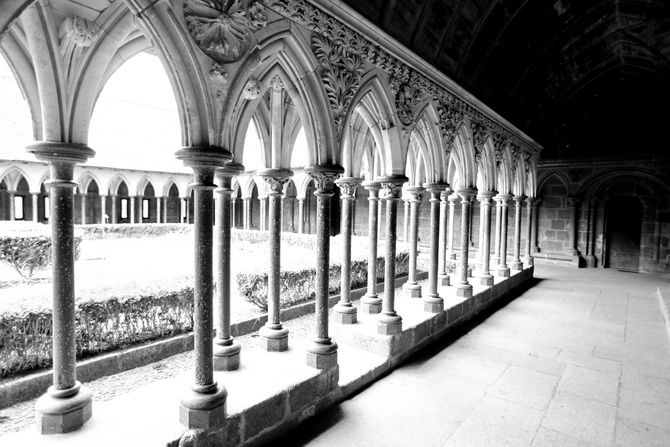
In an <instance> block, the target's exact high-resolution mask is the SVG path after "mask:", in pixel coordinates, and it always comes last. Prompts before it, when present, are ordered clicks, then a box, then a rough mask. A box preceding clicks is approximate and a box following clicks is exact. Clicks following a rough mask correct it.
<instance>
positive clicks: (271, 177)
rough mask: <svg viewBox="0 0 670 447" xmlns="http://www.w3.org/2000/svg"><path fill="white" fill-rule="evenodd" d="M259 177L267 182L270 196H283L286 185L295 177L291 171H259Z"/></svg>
mask: <svg viewBox="0 0 670 447" xmlns="http://www.w3.org/2000/svg"><path fill="white" fill-rule="evenodd" d="M258 175H259V176H261V177H263V180H265V185H266V186H267V190H268V195H282V194H284V185H285V184H286V183H288V181H289V179H290V178H291V177H292V176H293V171H291V170H290V169H262V170H259V171H258Z"/></svg>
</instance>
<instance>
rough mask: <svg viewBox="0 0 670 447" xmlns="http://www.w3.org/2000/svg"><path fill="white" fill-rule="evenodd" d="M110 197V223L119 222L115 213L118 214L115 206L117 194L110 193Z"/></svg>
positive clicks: (117, 201)
mask: <svg viewBox="0 0 670 447" xmlns="http://www.w3.org/2000/svg"><path fill="white" fill-rule="evenodd" d="M111 198H112V223H113V224H116V223H118V222H119V219H118V217H117V214H118V210H117V207H118V203H119V196H118V195H116V194H112V195H111Z"/></svg>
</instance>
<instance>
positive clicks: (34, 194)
mask: <svg viewBox="0 0 670 447" xmlns="http://www.w3.org/2000/svg"><path fill="white" fill-rule="evenodd" d="M30 195H31V197H32V198H33V222H39V207H38V205H37V204H38V199H39V195H40V193H38V192H31V193H30Z"/></svg>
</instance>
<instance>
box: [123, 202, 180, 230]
mask: <svg viewBox="0 0 670 447" xmlns="http://www.w3.org/2000/svg"><path fill="white" fill-rule="evenodd" d="M186 216H188V202H187V203H186ZM187 219H188V218H187ZM187 221H188V220H187ZM130 223H131V224H134V223H135V197H134V196H133V197H130Z"/></svg>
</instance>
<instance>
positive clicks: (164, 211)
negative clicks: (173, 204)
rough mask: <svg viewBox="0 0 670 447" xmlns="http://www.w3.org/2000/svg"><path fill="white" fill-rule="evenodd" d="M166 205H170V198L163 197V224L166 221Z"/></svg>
mask: <svg viewBox="0 0 670 447" xmlns="http://www.w3.org/2000/svg"><path fill="white" fill-rule="evenodd" d="M168 203H170V196H165V198H164V200H163V223H167V221H168Z"/></svg>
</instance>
